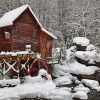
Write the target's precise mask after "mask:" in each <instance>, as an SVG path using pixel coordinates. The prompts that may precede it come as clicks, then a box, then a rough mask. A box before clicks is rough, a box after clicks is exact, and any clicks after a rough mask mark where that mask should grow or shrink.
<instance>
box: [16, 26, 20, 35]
mask: <svg viewBox="0 0 100 100" xmlns="http://www.w3.org/2000/svg"><path fill="white" fill-rule="evenodd" d="M16 34H20V27H19V26H17V27H16Z"/></svg>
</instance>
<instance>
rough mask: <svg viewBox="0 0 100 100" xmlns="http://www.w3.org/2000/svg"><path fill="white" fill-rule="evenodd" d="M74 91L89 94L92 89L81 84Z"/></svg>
mask: <svg viewBox="0 0 100 100" xmlns="http://www.w3.org/2000/svg"><path fill="white" fill-rule="evenodd" d="M74 91H76V92H77V91H84V92H85V93H89V92H90V89H89V88H87V87H85V86H84V85H83V84H80V85H78V86H76V87H75V88H74Z"/></svg>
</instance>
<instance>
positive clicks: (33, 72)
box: [29, 58, 48, 76]
mask: <svg viewBox="0 0 100 100" xmlns="http://www.w3.org/2000/svg"><path fill="white" fill-rule="evenodd" d="M40 69H45V70H47V71H48V68H47V63H46V62H45V60H44V59H40V58H39V59H36V60H34V61H33V62H32V64H31V66H30V71H29V74H30V76H37V75H38V72H39V70H40Z"/></svg>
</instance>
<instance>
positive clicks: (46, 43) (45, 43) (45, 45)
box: [40, 31, 53, 59]
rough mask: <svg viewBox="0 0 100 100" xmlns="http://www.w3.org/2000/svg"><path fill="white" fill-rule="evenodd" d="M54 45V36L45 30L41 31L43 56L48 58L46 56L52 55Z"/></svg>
mask: <svg viewBox="0 0 100 100" xmlns="http://www.w3.org/2000/svg"><path fill="white" fill-rule="evenodd" d="M52 46H53V38H51V37H50V36H49V35H47V34H46V33H45V32H43V31H41V34H40V52H41V54H42V57H43V58H45V59H46V57H51V56H52Z"/></svg>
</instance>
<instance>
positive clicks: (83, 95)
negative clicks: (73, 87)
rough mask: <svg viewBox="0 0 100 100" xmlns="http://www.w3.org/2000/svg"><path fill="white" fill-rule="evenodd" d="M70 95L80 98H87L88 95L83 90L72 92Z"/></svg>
mask: <svg viewBox="0 0 100 100" xmlns="http://www.w3.org/2000/svg"><path fill="white" fill-rule="evenodd" d="M72 97H73V98H79V99H81V100H87V99H88V95H87V93H86V92H84V91H78V92H76V93H74V94H73V96H72Z"/></svg>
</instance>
